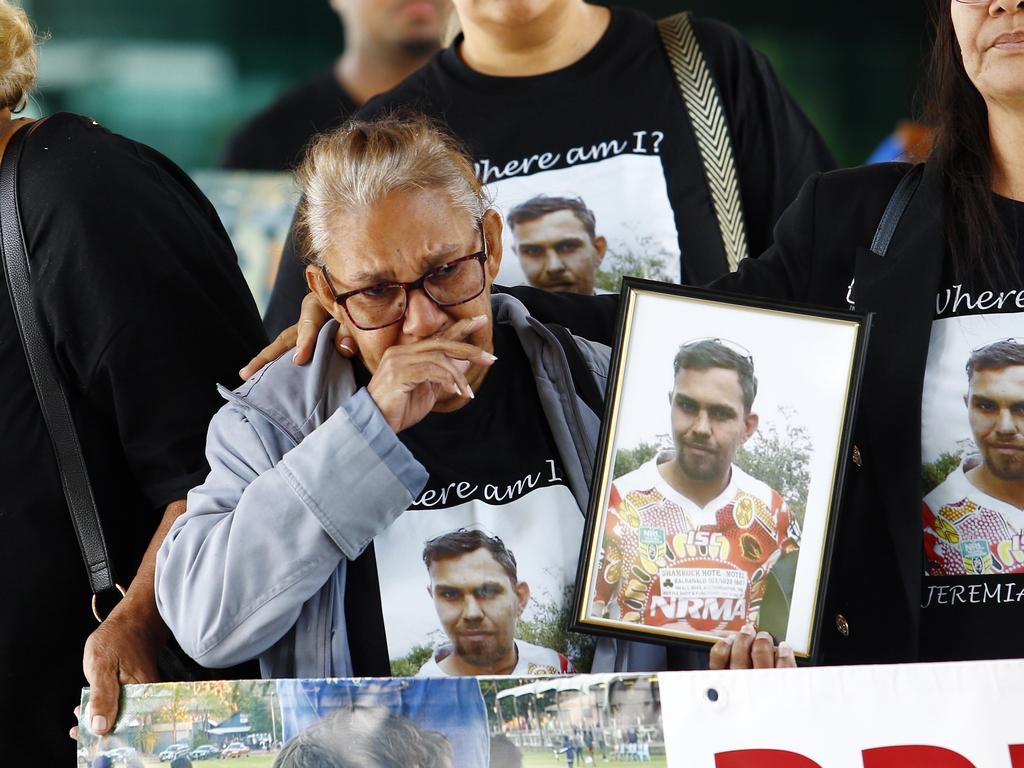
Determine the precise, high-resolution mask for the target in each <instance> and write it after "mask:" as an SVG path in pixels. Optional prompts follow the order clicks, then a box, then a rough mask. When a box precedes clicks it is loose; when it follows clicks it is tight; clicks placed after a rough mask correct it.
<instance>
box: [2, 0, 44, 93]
mask: <svg viewBox="0 0 1024 768" xmlns="http://www.w3.org/2000/svg"><path fill="white" fill-rule="evenodd" d="M38 61H39V57H38V54H37V53H36V35H35V32H34V31H33V29H32V23H31V22H30V21H29V20H28V16H27V15H26V14H25V11H23V10H22V9H21V8H20V7H19V6H18V5H16V4H14V3H11V2H8V0H0V108H4V107H6V108H7V109H10V110H11V111H12V112H20V111H21V110H22V109H24V108H25V104H26V103H28V95H29V93H30V92H31V91H32V88H33V87H34V86H35V84H36V65H37V64H38Z"/></svg>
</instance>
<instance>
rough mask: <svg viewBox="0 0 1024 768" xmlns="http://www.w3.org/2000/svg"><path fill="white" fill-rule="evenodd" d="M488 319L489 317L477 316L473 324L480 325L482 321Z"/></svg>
mask: <svg viewBox="0 0 1024 768" xmlns="http://www.w3.org/2000/svg"><path fill="white" fill-rule="evenodd" d="M486 319H487V315H477V316H476V317H474V318H473V322H474V323H479V322H481V321H482V320H486Z"/></svg>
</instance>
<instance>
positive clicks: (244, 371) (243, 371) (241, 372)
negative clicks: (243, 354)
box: [238, 368, 249, 379]
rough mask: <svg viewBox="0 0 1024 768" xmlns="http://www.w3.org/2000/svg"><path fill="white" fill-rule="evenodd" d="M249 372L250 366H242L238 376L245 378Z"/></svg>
mask: <svg viewBox="0 0 1024 768" xmlns="http://www.w3.org/2000/svg"><path fill="white" fill-rule="evenodd" d="M248 372H249V369H248V368H242V369H240V370H239V371H238V378H240V379H244V378H245V374H246V373H248Z"/></svg>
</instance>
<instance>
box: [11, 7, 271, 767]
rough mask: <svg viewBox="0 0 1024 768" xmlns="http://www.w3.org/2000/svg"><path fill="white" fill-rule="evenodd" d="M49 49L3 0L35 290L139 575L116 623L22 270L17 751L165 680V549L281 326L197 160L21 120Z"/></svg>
mask: <svg viewBox="0 0 1024 768" xmlns="http://www.w3.org/2000/svg"><path fill="white" fill-rule="evenodd" d="M36 59H37V56H36V50H35V38H34V34H33V30H32V27H31V25H30V23H29V21H28V19H27V17H26V16H25V13H24V12H23V11H22V10H21V9H20V8H18V7H16V6H15V5H13V4H12V3H9V2H6V1H4V2H0V148H5V147H6V146H7V142H8V141H9V140H10V139H11V137H12V136H13V135H14V133H15V132H16V131H18V130H20V129H23V128H24V129H25V130H29V129H31V132H30V133H29V134H28V135H27V137H25V138H24V143H23V144H22V147H21V157H20V163H19V166H18V200H17V203H18V207H19V211H20V224H21V227H22V229H23V232H24V237H25V247H26V251H27V254H28V260H29V267H30V277H31V287H32V292H33V297H34V306H35V309H36V311H37V315H38V317H39V320H40V325H41V326H42V328H43V332H44V333H45V334H46V335H47V342H48V344H49V346H50V349H51V351H52V353H53V357H54V358H55V361H56V364H57V366H58V369H59V371H60V375H61V378H62V379H63V384H64V390H65V392H66V394H67V398H68V400H69V406H70V411H71V414H72V416H73V418H74V423H75V428H76V431H77V433H78V435H79V440H80V442H81V447H82V452H83V454H84V459H85V463H86V466H87V467H88V470H89V475H90V479H91V483H92V491H93V494H94V496H95V501H96V505H97V507H98V509H99V512H100V516H101V519H102V522H103V527H104V534H105V537H106V540H107V544H108V547H109V551H110V554H111V557H112V559H113V564H114V567H115V572H116V575H117V576H119V578H120V580H121V583H122V584H124V585H126V586H127V587H128V590H127V595H126V596H125V597H124V599H123V600H121V601H120V602H119V603H118V604H117V605H116V607H114V608H113V609H112V610H110V612H109V615H108V616H107V618H106V620H105V621H104V622H103V623H102V624H100V625H99V627H97V625H96V619H95V618H94V617H93V614H92V611H91V609H90V600H91V594H90V590H89V581H88V579H87V577H86V576H87V574H86V571H85V566H84V564H83V560H82V553H81V551H80V549H79V545H78V541H77V539H76V536H75V530H74V527H73V525H72V522H71V520H70V515H69V512H68V507H67V503H66V501H65V497H64V495H63V493H62V490H61V487H62V486H61V476H60V473H59V470H58V467H57V461H56V457H55V454H54V448H53V445H52V443H51V440H50V435H49V432H48V430H47V426H46V423H45V421H44V419H43V414H42V411H41V409H40V404H39V401H38V399H37V395H36V390H35V388H34V386H33V380H32V376H31V374H30V370H29V365H28V361H27V358H26V354H25V350H24V348H23V346H22V342H21V339H20V336H19V332H18V329H17V327H16V316H15V313H14V307H13V304H12V301H11V292H10V290H9V288H8V284H7V279H6V277H4V278H3V279H2V290H0V377H2V378H0V392H2V393H3V397H2V398H0V424H3V426H4V436H3V444H2V447H0V454H2V455H3V461H2V462H0V487H3V489H4V491H5V494H6V498H5V500H4V504H3V510H2V514H0V574H2V579H3V583H4V584H7V585H9V586H10V589H8V590H7V594H6V596H5V598H4V599H5V611H6V612H7V614H6V618H5V619H4V621H3V622H0V690H2V691H3V692H4V696H3V702H2V703H0V741H3V743H4V745H5V746H4V757H5V760H6V761H8V762H9V763H10V764H17V765H30V764H38V765H47V766H51V765H52V766H59V765H71V764H72V761H73V760H74V759H75V746H74V743H73V742H72V741H71V740H70V739H68V738H67V735H66V734H67V729H68V726H69V725H70V724H71V719H70V717H69V715H70V709H71V707H72V702H75V701H79V700H80V698H81V689H82V686H83V684H86V683H87V684H89V685H91V686H92V698H91V706H90V712H89V713H87V716H88V717H89V718H90V725H91V730H92V731H94V732H95V733H106V732H107V731H109V730H110V728H112V727H113V724H114V718H115V716H116V712H117V701H118V692H119V683H125V682H149V681H153V680H155V679H156V677H157V668H156V656H157V653H158V650H159V649H160V648H161V647H162V646H163V645H164V644H165V643H166V641H167V639H168V637H169V633H168V632H167V629H166V627H165V626H164V624H163V622H162V621H161V620H160V617H159V615H158V614H157V611H156V605H155V602H154V596H153V565H154V561H155V555H156V546H157V545H158V544H159V543H160V540H161V539H162V537H163V534H164V532H165V531H166V530H167V528H168V527H169V526H170V523H171V521H172V520H173V519H174V518H175V517H176V516H177V515H178V514H180V513H181V512H182V511H183V510H184V506H185V502H184V499H185V494H186V492H187V491H188V489H189V488H191V487H192V486H193V485H195V484H196V483H198V482H200V481H201V479H202V477H204V476H205V474H206V465H205V461H204V459H203V445H204V442H205V434H206V429H207V425H208V423H209V420H210V417H211V415H212V414H213V412H214V411H215V410H216V408H217V401H218V397H217V394H216V390H215V384H216V383H217V382H218V381H220V382H231V381H232V380H234V379H235V378H236V376H237V373H236V372H237V366H235V365H234V363H236V362H239V363H240V362H242V361H244V360H245V359H246V358H247V357H249V356H250V355H251V354H252V352H253V351H254V350H256V349H258V348H259V347H260V345H261V344H263V343H265V340H266V337H265V336H264V334H263V330H262V327H261V325H260V322H259V317H258V316H257V313H256V306H255V304H254V302H253V300H252V297H251V295H250V294H249V291H248V288H247V287H246V284H245V282H244V280H243V279H242V275H241V273H240V272H239V269H238V266H237V262H236V259H235V254H234V251H233V250H232V248H231V243H230V242H229V241H228V238H227V236H226V235H225V233H224V230H223V228H222V227H221V225H220V222H219V220H218V219H217V215H216V213H215V212H214V210H213V207H212V206H211V205H210V204H209V202H208V201H207V200H206V199H205V198H204V197H203V195H202V194H201V193H200V191H199V190H198V189H197V188H196V186H195V185H194V184H193V183H192V181H191V180H190V179H189V178H188V176H186V175H185V173H183V172H182V171H181V170H180V169H179V168H177V167H176V166H175V165H174V164H173V163H171V162H170V161H169V160H167V158H165V157H163V156H162V155H160V154H158V153H157V152H155V151H153V150H152V149H150V148H148V147H145V146H143V145H141V144H137V143H136V142H134V141H130V140H129V139H126V138H123V137H121V136H117V135H115V134H113V133H111V132H110V131H108V130H106V129H105V128H103V127H102V126H100V125H98V124H96V123H95V122H94V121H93V120H90V119H88V118H84V117H80V116H78V115H72V114H67V113H59V114H55V115H52V116H50V117H49V118H47V119H45V120H40V121H36V122H33V121H31V120H25V119H18V120H16V119H12V112H17V111H18V110H19V109H20V108H21V107H23V106H24V104H25V102H26V99H27V98H28V94H29V92H30V90H31V89H32V87H33V85H34V83H35V77H36ZM19 138H21V137H20V136H19ZM10 224H11V222H6V225H7V226H9V225H10ZM0 274H2V275H6V270H3V271H0ZM90 633H91V634H90ZM83 646H84V648H85V654H84V660H83ZM83 666H84V672H85V676H84V677H83V674H82V673H83Z"/></svg>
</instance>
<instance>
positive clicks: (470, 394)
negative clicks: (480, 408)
mask: <svg viewBox="0 0 1024 768" xmlns="http://www.w3.org/2000/svg"><path fill="white" fill-rule="evenodd" d="M466 392H468V393H469V399H470V400H475V399H476V395H474V394H473V388H472V387H471V386H469V384H467V385H466Z"/></svg>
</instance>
